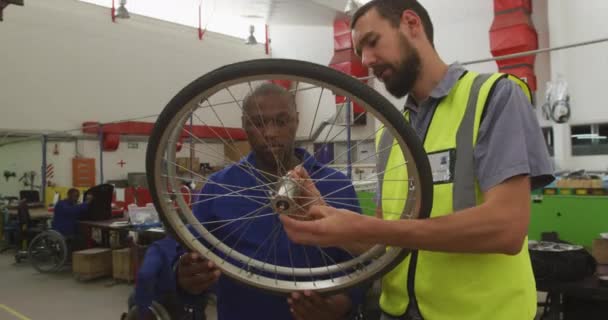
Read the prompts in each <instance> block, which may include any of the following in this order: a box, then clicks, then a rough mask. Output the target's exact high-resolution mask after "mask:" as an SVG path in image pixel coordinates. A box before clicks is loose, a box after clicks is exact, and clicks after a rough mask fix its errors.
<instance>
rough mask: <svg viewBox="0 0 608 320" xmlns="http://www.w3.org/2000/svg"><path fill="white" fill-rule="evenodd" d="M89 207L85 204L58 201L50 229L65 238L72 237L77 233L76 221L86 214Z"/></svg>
mask: <svg viewBox="0 0 608 320" xmlns="http://www.w3.org/2000/svg"><path fill="white" fill-rule="evenodd" d="M88 209H89V206H88V205H87V204H86V203H83V204H73V203H70V202H69V201H68V200H59V201H57V203H56V204H55V209H54V211H53V221H52V223H51V228H52V229H53V230H55V231H57V232H59V233H61V234H62V235H63V236H65V237H71V236H74V235H75V234H76V233H78V219H79V218H80V216H81V215H82V214H84V213H85V212H87V210H88Z"/></svg>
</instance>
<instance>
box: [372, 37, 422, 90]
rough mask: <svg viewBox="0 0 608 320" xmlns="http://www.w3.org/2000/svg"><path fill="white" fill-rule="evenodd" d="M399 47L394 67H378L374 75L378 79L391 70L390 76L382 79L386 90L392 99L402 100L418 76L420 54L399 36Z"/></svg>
mask: <svg viewBox="0 0 608 320" xmlns="http://www.w3.org/2000/svg"><path fill="white" fill-rule="evenodd" d="M399 44H400V45H399V47H400V49H401V59H400V61H399V63H398V64H397V65H396V66H394V65H390V64H385V65H380V66H377V67H375V68H374V73H375V74H376V76H377V77H378V76H379V75H381V74H382V72H383V71H384V70H386V69H389V68H390V69H392V70H391V71H392V74H391V75H390V76H389V77H387V78H386V79H384V86H385V87H386V90H387V91H388V92H389V93H390V94H392V95H393V96H394V97H397V98H402V97H404V96H405V95H406V94H408V93H409V92H410V91H411V90H412V88H413V87H414V84H415V83H416V80H418V75H419V74H420V64H421V63H420V54H419V53H418V50H416V48H414V47H413V46H412V45H411V44H410V43H409V42H408V40H407V39H406V38H405V36H403V35H399Z"/></svg>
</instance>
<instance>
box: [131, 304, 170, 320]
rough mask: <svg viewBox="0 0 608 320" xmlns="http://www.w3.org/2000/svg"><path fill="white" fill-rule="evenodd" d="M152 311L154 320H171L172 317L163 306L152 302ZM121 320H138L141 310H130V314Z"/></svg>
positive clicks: (132, 308)
mask: <svg viewBox="0 0 608 320" xmlns="http://www.w3.org/2000/svg"><path fill="white" fill-rule="evenodd" d="M150 311H152V314H153V315H154V320H171V316H170V315H169V311H167V309H166V308H165V307H163V305H162V304H160V303H158V302H156V301H152V306H151V307H150ZM120 319H121V320H138V319H139V309H138V308H137V306H133V307H131V309H129V313H124V314H123V315H122V317H121V318H120Z"/></svg>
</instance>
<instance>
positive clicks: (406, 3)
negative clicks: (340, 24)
mask: <svg viewBox="0 0 608 320" xmlns="http://www.w3.org/2000/svg"><path fill="white" fill-rule="evenodd" d="M372 8H376V10H377V11H378V14H380V16H381V17H383V18H384V19H386V20H388V21H389V22H390V24H391V25H392V26H393V27H395V28H397V27H399V23H401V15H402V14H403V11H405V10H412V11H413V12H414V13H416V15H418V17H419V18H420V21H422V27H423V28H424V33H425V34H426V36H427V38H428V39H429V41H430V42H431V45H432V46H433V47H434V46H435V43H434V34H433V23H432V22H431V17H430V16H429V13H428V12H427V11H426V9H425V8H424V7H423V6H422V5H421V4H420V2H418V1H417V0H372V1H370V2H368V3H366V4H365V5H363V6H361V7H360V8H359V9H357V11H356V12H355V14H354V15H353V19H352V21H351V23H350V28H351V29H354V28H355V25H356V24H357V21H358V20H359V18H361V16H363V15H364V14H366V13H367V12H368V11H369V10H371V9H372Z"/></svg>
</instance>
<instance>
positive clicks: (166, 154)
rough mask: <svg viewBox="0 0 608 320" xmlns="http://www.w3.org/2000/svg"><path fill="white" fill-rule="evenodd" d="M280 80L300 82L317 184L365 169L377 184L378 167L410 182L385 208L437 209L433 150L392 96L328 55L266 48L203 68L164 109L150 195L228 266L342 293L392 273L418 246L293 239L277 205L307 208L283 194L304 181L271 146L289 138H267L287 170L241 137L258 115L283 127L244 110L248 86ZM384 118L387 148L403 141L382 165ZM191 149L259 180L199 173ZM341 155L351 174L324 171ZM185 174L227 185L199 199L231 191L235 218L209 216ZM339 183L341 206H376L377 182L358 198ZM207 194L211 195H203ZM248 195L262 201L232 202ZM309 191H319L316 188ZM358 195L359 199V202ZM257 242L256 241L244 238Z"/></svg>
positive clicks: (255, 277)
mask: <svg viewBox="0 0 608 320" xmlns="http://www.w3.org/2000/svg"><path fill="white" fill-rule="evenodd" d="M269 81H272V82H279V83H284V82H285V81H287V82H289V83H291V85H290V87H289V88H290V89H289V90H290V92H291V93H292V94H293V96H295V99H294V100H295V104H296V110H297V111H298V112H299V119H298V122H297V124H296V126H297V127H298V128H297V133H296V138H297V139H296V143H297V145H298V146H299V147H301V148H302V149H304V150H306V151H307V152H308V154H313V153H314V156H311V158H312V157H314V158H316V159H317V160H319V163H320V164H321V165H320V168H319V169H318V170H317V171H315V172H309V173H310V176H311V177H312V178H311V180H312V182H313V183H315V184H316V185H317V186H318V185H320V184H324V183H327V182H328V181H339V182H342V183H345V182H347V183H348V185H347V187H345V188H348V187H350V186H351V184H350V182H351V180H350V179H349V178H350V177H352V176H353V175H357V174H358V175H359V177H358V178H359V179H357V180H358V182H357V185H364V186H369V185H371V186H372V187H371V189H372V190H374V187H373V186H374V185H375V184H376V183H377V182H378V181H379V179H384V181H389V183H396V184H398V185H399V188H400V189H395V190H402V189H401V188H403V190H404V192H403V193H402V194H403V196H400V198H399V199H389V200H391V201H399V202H398V204H399V207H400V208H402V210H399V211H398V212H386V211H385V212H383V214H384V218H385V219H416V218H425V217H428V216H429V214H430V209H431V206H432V197H433V189H432V175H431V171H430V165H429V163H428V159H427V157H426V154H425V152H424V149H423V147H422V144H421V143H420V141H419V139H418V136H417V135H416V133H415V131H414V130H413V129H412V128H411V127H410V126H409V125H408V124H407V122H406V121H405V119H404V117H403V115H402V114H401V113H400V112H399V111H398V110H397V109H396V108H395V107H394V106H393V105H392V104H391V103H390V102H389V101H388V100H387V99H385V98H384V97H383V96H382V95H380V94H379V93H378V92H376V91H375V90H374V89H372V88H370V87H369V86H368V85H366V84H365V83H363V82H361V81H359V80H358V79H355V78H353V77H351V76H349V75H346V74H344V73H342V72H339V71H336V70H333V69H330V68H328V67H325V66H321V65H317V64H313V63H308V62H304V61H295V60H282V59H262V60H253V61H247V62H240V63H236V64H232V65H228V66H225V67H222V68H220V69H217V70H215V71H212V72H210V73H208V74H206V75H204V76H202V77H200V78H199V79H197V80H195V81H194V82H192V83H191V84H189V85H188V86H187V87H186V88H184V89H183V90H181V91H180V92H179V93H178V94H177V95H176V96H175V97H174V98H173V99H172V100H171V101H170V102H169V104H168V105H167V106H166V107H165V109H164V110H163V111H162V113H161V114H160V116H159V117H158V119H157V121H156V125H155V127H154V130H153V132H152V135H151V137H150V141H149V144H148V149H147V155H146V171H147V175H148V185H149V186H150V191H151V195H152V198H153V200H154V204H155V206H156V208H157V211H158V212H159V214H160V217H161V219H162V220H163V223H164V226H165V227H166V228H167V229H168V230H167V231H168V232H169V233H171V234H172V235H173V236H174V237H175V238H176V239H178V240H179V241H180V242H181V243H182V244H183V245H184V246H185V247H186V248H189V249H190V250H192V251H194V252H198V253H200V254H201V255H203V256H204V257H206V258H207V259H209V260H211V261H213V262H214V263H215V265H217V266H218V267H219V268H220V269H222V271H223V274H224V275H227V276H229V277H231V278H233V279H236V280H237V281H240V282H243V283H245V284H247V285H250V286H253V287H256V288H260V289H263V290H267V291H272V292H278V293H288V292H293V291H301V290H314V291H317V292H322V293H333V292H338V291H342V290H345V289H348V288H350V287H352V286H356V285H359V284H361V283H363V282H367V281H372V280H373V279H375V278H377V277H380V276H382V275H383V274H384V273H386V272H388V271H390V270H391V269H392V268H393V267H395V266H396V265H397V264H398V263H399V262H401V261H402V260H403V258H404V257H405V256H406V255H407V254H409V251H408V250H405V249H402V248H394V247H391V248H386V247H385V246H381V245H377V246H374V247H373V248H371V249H369V250H368V251H366V252H365V253H362V254H353V253H350V252H343V253H344V255H343V256H346V257H347V258H346V259H345V260H340V261H336V260H334V259H333V258H332V257H331V256H330V254H328V252H329V251H328V250H339V249H337V248H329V249H327V248H321V247H311V246H301V245H298V244H295V243H293V242H291V241H289V240H287V237H286V235H285V232H284V230H283V228H282V225H281V224H280V222H278V215H279V214H292V212H287V210H285V208H287V207H290V208H297V206H299V204H297V203H295V202H293V201H292V202H290V199H293V198H289V197H288V198H287V200H285V197H283V198H279V196H278V195H281V196H284V195H285V194H287V195H289V193H290V190H291V191H293V190H294V189H297V188H298V186H297V182H295V181H293V180H291V181H290V180H289V178H288V177H286V175H285V174H286V173H287V171H288V170H290V169H292V168H282V165H281V162H279V161H278V160H277V159H276V155H275V153H274V152H275V151H272V150H274V149H277V148H281V146H280V145H279V146H277V144H276V142H274V143H273V142H269V141H265V143H266V147H265V148H266V149H267V150H270V151H267V152H266V153H268V154H272V155H273V156H274V157H275V161H276V163H275V166H276V168H278V172H279V173H278V174H270V173H268V172H263V171H261V170H260V169H258V168H257V167H255V166H254V165H252V164H251V162H247V161H244V160H243V159H245V158H242V159H241V160H239V158H241V157H242V156H244V155H245V154H243V153H242V152H241V150H240V149H239V146H242V143H244V142H245V141H246V140H247V134H246V132H245V130H244V126H243V123H248V121H249V122H250V123H251V125H250V126H252V127H256V128H264V129H265V127H266V126H267V125H273V127H278V126H280V125H283V122H285V121H287V120H281V119H278V118H277V119H274V118H273V119H271V120H264V118H263V117H260V119H261V120H260V119H249V118H247V114H246V113H243V109H244V106H242V103H243V101H244V100H245V98H246V97H248V96H249V95H250V94H251V93H252V92H254V90H255V89H254V87H257V86H258V85H261V84H263V83H267V82H269ZM254 100H255V99H254ZM351 102H352V104H353V105H354V106H353V107H352V109H351ZM256 103H257V102H256ZM251 108H253V107H251ZM258 110H259V106H258ZM353 110H356V111H353ZM361 110H362V111H363V112H361ZM313 114H314V116H313ZM269 121H272V123H270V122H269ZM289 121H291V120H289ZM266 122H268V124H267V123H266ZM290 123H291V122H290ZM384 130H388V132H390V133H391V134H392V136H393V137H394V142H393V144H391V145H390V147H389V148H386V150H389V151H390V150H392V149H390V148H392V147H393V145H396V146H397V148H395V149H399V150H393V151H395V152H393V153H397V155H398V156H400V157H401V158H402V159H403V161H402V162H400V164H399V165H398V166H395V167H390V168H387V169H386V170H385V171H383V172H375V170H374V169H375V161H376V159H377V158H381V155H382V154H385V153H382V151H386V150H376V147H375V143H374V140H375V139H376V138H377V137H378V136H379V135H381V134H382V133H383V132H384ZM178 145H179V146H181V145H183V147H184V149H186V150H181V151H180V150H178V149H179V148H178ZM329 147H331V149H332V150H333V153H335V154H336V155H335V156H333V154H332V157H331V158H333V159H327V160H320V159H321V157H322V154H323V153H324V152H326V151H327V150H328V149H329ZM339 148H341V149H339ZM324 150H325V151H324ZM356 150H361V152H356ZM363 151H365V152H363ZM397 151H399V152H397ZM230 155H232V156H230ZM305 155H306V154H305ZM355 155H356V156H355ZM180 157H182V158H183V157H188V158H189V159H192V158H194V157H200V158H203V159H204V162H210V163H212V164H213V166H214V167H216V168H219V170H220V171H221V170H222V168H228V167H230V168H236V170H240V171H241V172H240V173H241V174H242V175H243V177H245V178H246V179H255V180H256V181H257V182H256V183H257V186H255V187H253V188H243V187H240V186H235V185H229V184H225V183H218V182H216V181H213V180H210V179H209V177H207V176H206V175H204V174H201V173H200V168H198V167H194V166H192V162H194V161H190V162H189V164H185V162H183V161H179V160H183V159H178V158H180ZM307 159H308V158H305V159H300V160H301V161H307ZM340 166H341V168H343V169H344V171H345V172H346V174H343V175H342V174H340V175H335V176H334V175H332V176H319V175H318V172H320V171H322V170H329V169H327V168H336V167H340ZM397 167H399V168H404V169H405V170H402V171H400V172H406V173H407V174H403V175H396V174H393V173H394V172H395V171H392V172H389V170H394V169H397ZM358 168H367V169H368V172H367V173H366V174H365V176H363V173H361V171H358V172H357V169H358ZM222 172H224V171H222ZM353 172H354V173H353ZM220 173H221V172H220ZM315 174H317V175H316V178H315ZM347 177H348V178H347ZM384 177H385V178H384ZM332 179H333V180H332ZM184 183H190V184H196V185H197V187H196V190H201V186H202V185H209V184H213V185H216V186H217V187H214V190H219V189H221V191H218V193H214V194H203V193H201V192H199V191H194V192H193V193H192V196H195V197H198V198H196V199H195V200H193V201H192V205H198V204H201V203H203V202H207V201H211V200H216V199H217V200H218V201H220V200H221V201H222V204H223V206H219V207H218V210H222V209H221V208H225V209H224V210H226V216H229V217H230V218H229V219H221V220H220V221H202V222H201V221H199V220H198V219H197V217H196V216H195V215H194V214H193V211H192V208H191V206H190V205H189V203H188V201H187V200H186V199H184V198H185V197H187V196H189V195H187V194H183V193H182V192H180V191H179V190H180V187H181V186H182V185H183V184H184ZM345 188H342V189H345ZM340 191H341V190H332V191H331V192H329V193H326V194H324V195H322V197H323V198H324V200H325V202H327V203H329V204H330V205H332V206H334V207H340V208H343V209H351V210H358V209H361V210H362V211H363V212H367V214H368V215H373V212H375V209H376V208H375V202H374V200H373V197H374V195H373V193H372V192H367V195H365V196H359V197H357V198H343V197H342V198H340V197H337V196H335V195H334V196H333V197H332V195H333V194H335V193H337V192H340ZM201 198H203V200H198V199H201ZM243 198H244V199H246V200H247V201H250V202H254V203H256V205H257V206H259V208H258V209H257V210H251V211H250V212H239V213H235V212H236V210H238V208H234V207H230V202H231V201H234V200H235V199H243ZM307 200H310V201H311V202H310V203H312V202H314V201H316V200H317V199H307ZM241 201H242V200H241ZM358 202H360V203H361V205H360V207H359V206H357V205H353V203H358ZM264 225H266V226H268V225H271V226H273V227H271V228H268V230H266V231H263V232H260V231H257V233H256V236H257V237H258V238H259V236H260V234H261V235H262V238H261V239H259V240H260V241H259V242H261V244H259V243H256V244H252V243H251V242H249V241H248V239H249V238H248V236H247V234H248V232H252V230H253V231H254V232H255V229H256V228H260V227H264ZM260 230H265V229H260ZM247 246H249V248H248V249H247V250H243V249H242V248H243V247H247ZM251 246H253V249H252V248H251ZM278 247H281V248H285V247H287V248H286V249H285V251H287V250H288V251H289V260H287V259H286V258H285V257H283V258H282V257H279V261H277V255H276V248H278ZM273 249H274V250H273ZM251 252H254V253H253V254H252V253H251ZM273 252H274V254H273ZM313 255H314V257H315V261H317V262H318V261H321V260H322V262H320V263H315V264H312V263H310V262H309V256H310V257H312V256H313ZM285 256H287V255H285ZM292 256H294V257H298V258H300V259H302V261H304V259H303V258H302V257H305V258H306V259H305V260H306V262H302V263H299V264H298V263H295V264H294V262H293V261H292ZM281 259H283V260H282V261H281Z"/></svg>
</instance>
